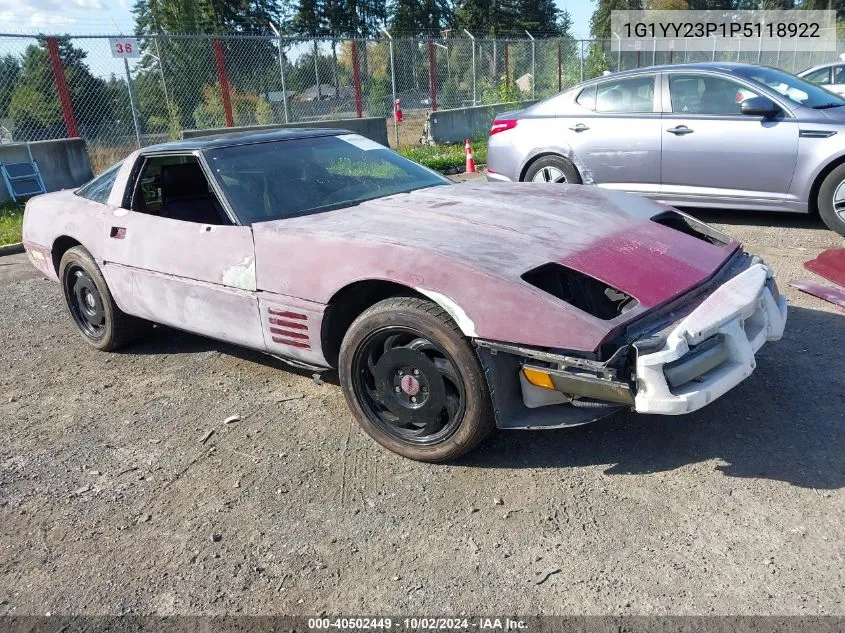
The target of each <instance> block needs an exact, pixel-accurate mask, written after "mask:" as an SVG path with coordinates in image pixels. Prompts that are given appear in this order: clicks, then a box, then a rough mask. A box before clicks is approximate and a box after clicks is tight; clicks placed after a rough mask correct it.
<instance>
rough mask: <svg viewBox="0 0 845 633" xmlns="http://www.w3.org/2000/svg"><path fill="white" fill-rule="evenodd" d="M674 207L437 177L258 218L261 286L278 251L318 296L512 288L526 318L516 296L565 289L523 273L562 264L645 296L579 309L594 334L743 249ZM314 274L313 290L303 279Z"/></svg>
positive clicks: (593, 190)
mask: <svg viewBox="0 0 845 633" xmlns="http://www.w3.org/2000/svg"><path fill="white" fill-rule="evenodd" d="M666 210H667V207H665V206H662V205H658V204H656V203H654V202H652V201H649V200H647V199H645V198H641V197H638V196H632V195H628V194H622V193H618V192H614V191H610V190H605V189H600V188H597V187H589V186H562V185H561V186H544V185H537V184H534V183H502V184H487V183H483V184H462V185H454V186H442V187H432V188H429V189H424V190H420V191H415V192H411V193H407V194H399V195H394V196H390V197H387V198H381V199H377V200H373V201H368V202H364V203H361V204H358V205H356V206H353V207H348V208H343V209H339V210H336V211H330V212H324V213H317V214H313V215H309V216H304V217H299V218H291V219H287V220H279V221H275V222H267V223H261V224H255V225H253V229H254V231H255V241H256V257H257V266H258V284H259V287H260V288H261V287H263V286H262V284H263V283H265V280H267V279H268V276H269V275H271V274H273V273H272V272H271V271H270V270H269V268H268V262H270V261H274V262H276V263H275V264H274V265H273V267H275V266H290V265H293V266H295V267H296V268H297V270H299V273H297V279H299V276H300V275H301V276H302V279H299V280H298V281H297V280H293V281H291V282H290V284H287V283H286V284H285V286H287V287H284V288H279V287H276V288H273V289H274V290H277V291H281V292H285V293H286V294H288V293H290V294H292V295H294V296H300V297H304V298H312V299H314V300H317V301H320V302H327V301H328V300H329V299H330V297H331V292H332V290H333V289H334V288H335V287H337V285H338V283H339V282H340V280H341V279H342V280H345V283H348V282H351V281H355V280H356V279H364V278H376V279H390V280H394V281H396V282H398V283H403V284H405V285H411V286H413V287H414V288H418V289H421V290H424V291H427V292H428V293H429V294H430V296H432V293H436V294H437V295H438V296H445V297H448V298H449V300H450V301H451V300H454V301H455V302H456V303H459V304H461V308H462V309H463V310H465V311H467V312H471V311H472V310H473V308H474V306H473V305H469V306H467V305H465V304H467V303H469V304H473V303H475V302H484V303H487V304H490V303H491V302H499V306H500V307H501V306H504V305H506V304H507V303H508V297H507V296H504V295H512V297H513V298H512V301H511V303H513V305H514V307H515V309H517V311H518V312H520V314H522V315H523V317H521V318H524V313H525V311H526V310H527V309H531V306H530V305H528V303H530V302H526V301H525V300H522V301H520V299H519V298H518V297H519V296H522V297H526V296H527V294H526V293H531V295H532V296H533V297H537V296H538V294H543V295H544V296H543V297H542V299H545V300H546V301H548V302H549V303H552V304H554V305H557V306H560V304H561V302H560V300H559V299H556V298H555V297H551V296H545V293H541V291H540V290H538V289H536V288H534V287H531V286H530V285H529V284H528V283H527V282H526V281H525V280H523V278H522V276H523V275H524V274H525V273H526V272H528V271H531V270H533V269H536V268H538V267H541V266H544V265H546V264H558V265H561V266H564V267H566V268H568V269H571V270H575V271H578V272H579V273H582V274H584V275H586V276H589V277H592V278H594V279H597V280H599V281H601V282H604V283H605V284H608V285H609V286H612V287H613V288H615V289H616V290H620V291H622V292H624V293H626V294H627V295H630V296H631V297H633V298H635V299H636V301H637V306H636V308H635V309H633V310H630V311H629V312H627V313H626V314H625V315H624V317H625V318H624V319H623V318H622V317H621V316H620V317H619V318H618V319H613V320H610V321H600V320H598V319H595V317H593V316H590V315H585V314H577V310H575V309H574V308H573V309H572V312H573V317H574V318H575V320H576V321H578V322H579V323H584V324H588V325H590V326H591V327H592V328H593V330H595V331H594V332H593V333H592V335H593V336H592V338H593V339H594V340H597V338H596V337H598V338H600V336H599V332H598V330H603V331H604V332H605V333H606V332H607V331H608V330H609V329H610V328H609V327H608V326H612V325H618V324H619V323H620V322H622V321H627V320H630V319H632V318H635V317H636V316H638V315H640V314H642V312H643V311H645V310H648V309H651V308H653V307H655V306H658V305H661V304H664V303H666V302H668V301H670V300H672V299H673V298H675V297H677V296H679V295H681V294H683V293H685V292H687V291H689V290H690V289H691V288H693V287H695V286H697V285H699V284H701V283H702V282H703V281H705V280H706V279H707V278H709V277H710V276H711V275H712V274H713V273H714V272H715V271H716V270H717V269H718V268H719V267H720V266H721V265H722V264H723V263H724V261H725V260H726V259H727V258H728V257H730V255H731V254H732V253H733V252H734V251H735V250H736V248H737V246H738V245H737V243H736V242H731V241H729V240H728V243H725V244H718V243H717V244H713V243H710V242H708V241H705V240H702V239H700V238H698V237H695V236H694V235H691V234H688V233H685V232H683V231H682V230H678V229H677V228H671V227H670V226H665V225H663V224H660V223H658V222H656V221H654V220H653V219H652V218H654V217H655V216H659V215H660V214H661V213H664V212H665V211H666ZM283 242H284V243H283ZM292 260H295V263H294V262H293V261H292ZM305 262H307V263H305ZM305 278H307V279H309V280H310V282H307V283H308V286H309V287H310V290H305V289H304V288H301V287H300V283H302V284H305V283H306V281H305ZM335 279H336V280H337V281H334V280H335ZM330 280H331V281H330ZM493 280H495V283H494V281H493ZM497 284H499V285H497ZM501 284H504V286H502V285H501ZM496 288H498V290H497V289H496ZM502 288H507V289H508V290H510V289H513V292H512V293H509V292H507V291H506V292H503V291H502V290H501V289H502ZM267 289H270V288H267ZM304 293H311V295H312V296H310V297H306V296H305V295H304ZM491 293H493V294H491ZM520 305H521V306H522V307H521V308H519V307H518V306H520ZM565 307H566V308H567V309H568V308H569V307H570V306H565ZM476 311H477V310H476ZM596 328H597V329H596ZM488 335H489V333H488ZM500 340H502V339H501V338H500ZM522 342H525V343H528V342H529V341H527V340H523V341H522ZM546 344H548V345H551V343H546Z"/></svg>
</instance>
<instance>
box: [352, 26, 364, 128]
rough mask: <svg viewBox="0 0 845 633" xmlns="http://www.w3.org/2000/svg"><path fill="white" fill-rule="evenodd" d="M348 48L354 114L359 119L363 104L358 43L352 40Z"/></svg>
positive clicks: (362, 112)
mask: <svg viewBox="0 0 845 633" xmlns="http://www.w3.org/2000/svg"><path fill="white" fill-rule="evenodd" d="M350 49H351V52H352V86H353V88H354V90H355V114H356V116H357V117H358V118H359V119H360V118H361V117H362V116H363V115H364V106H363V102H362V100H361V70H360V68H359V67H358V43H357V42H355V41H354V40H353V41H352V43H351V45H350Z"/></svg>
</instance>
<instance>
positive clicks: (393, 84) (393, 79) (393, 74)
mask: <svg viewBox="0 0 845 633" xmlns="http://www.w3.org/2000/svg"><path fill="white" fill-rule="evenodd" d="M381 32H382V33H384V34H385V35H387V40H388V43H389V45H390V87H391V89H392V91H393V109H394V113H393V133H394V134H395V136H396V147H399V122H398V121H397V120H396V112H395V110H396V70H395V69H394V67H393V36H392V35H390V32H389V31H388V30H387V29H386V28H384V27H381Z"/></svg>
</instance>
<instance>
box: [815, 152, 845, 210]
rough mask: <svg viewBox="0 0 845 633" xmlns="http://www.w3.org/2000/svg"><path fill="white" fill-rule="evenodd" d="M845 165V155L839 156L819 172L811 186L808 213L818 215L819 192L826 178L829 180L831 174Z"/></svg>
mask: <svg viewBox="0 0 845 633" xmlns="http://www.w3.org/2000/svg"><path fill="white" fill-rule="evenodd" d="M843 164H845V154H842V155H840V156H837V157H836V158H834V159H833V160H831V161H830V162H829V163H828V164H826V165H825V166H824V167H822V169H821V171H819V173H818V174H816V177H815V178H814V179H813V184H812V185H811V186H810V193H809V196H808V199H807V211H809V212H810V213H811V214H813V215H818V212H819V190H820V189H821V187H822V183H823V182H824V180H825V178H827V176H828V174H830V172H832V171H833V170H834V169H836V168H837V167H839V166H840V165H843Z"/></svg>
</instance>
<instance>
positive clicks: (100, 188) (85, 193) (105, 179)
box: [75, 162, 123, 204]
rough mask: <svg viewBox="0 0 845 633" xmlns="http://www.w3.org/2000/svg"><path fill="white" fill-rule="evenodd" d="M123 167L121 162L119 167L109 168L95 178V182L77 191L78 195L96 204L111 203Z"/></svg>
mask: <svg viewBox="0 0 845 633" xmlns="http://www.w3.org/2000/svg"><path fill="white" fill-rule="evenodd" d="M122 165H123V162H120V163H118V164H117V165H113V166H112V167H109V168H108V169H107V170H106V171H104V172H103V173H102V174H100V175H99V176H97V177H96V178H94V180H92V181H91V182H89V183H88V184H85V185H82V186H81V187H80V188H79V189H77V190H76V192H75V193H76V195H77V196H80V197H82V198H86V199H88V200H92V201H94V202H100V203H102V204H106V203H107V202H108V201H109V195H111V190H112V189H113V188H114V181H115V180H117V172H118V171H120V167H121V166H122Z"/></svg>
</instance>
